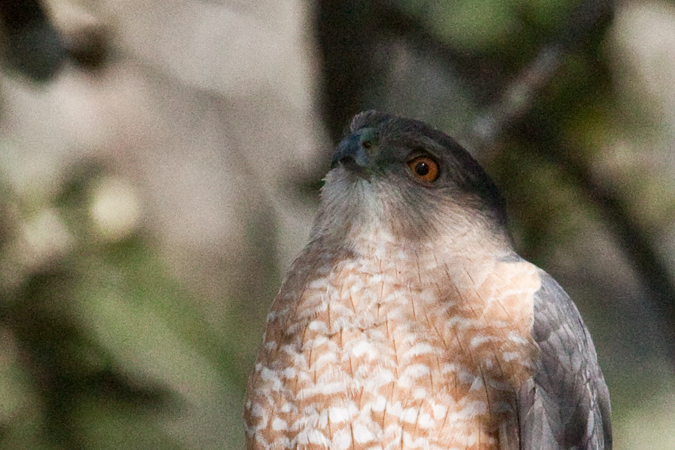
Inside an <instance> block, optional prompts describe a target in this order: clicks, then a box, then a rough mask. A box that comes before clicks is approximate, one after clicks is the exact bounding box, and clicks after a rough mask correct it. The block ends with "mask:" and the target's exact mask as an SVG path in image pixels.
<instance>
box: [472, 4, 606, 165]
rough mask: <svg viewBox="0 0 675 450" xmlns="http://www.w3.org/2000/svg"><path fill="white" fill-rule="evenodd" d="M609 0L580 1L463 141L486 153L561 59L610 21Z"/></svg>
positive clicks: (528, 104)
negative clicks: (557, 33) (567, 18)
mask: <svg viewBox="0 0 675 450" xmlns="http://www.w3.org/2000/svg"><path fill="white" fill-rule="evenodd" d="M613 13H614V3H613V1H612V0H589V1H585V2H582V3H581V4H580V5H579V6H578V7H577V8H576V9H575V10H574V12H573V13H572V14H571V15H570V18H569V20H568V22H567V24H566V25H565V26H564V27H563V28H562V30H561V32H560V33H559V35H558V36H557V37H556V38H555V39H553V41H552V42H551V43H550V44H548V45H545V46H544V47H543V48H542V49H541V50H540V51H539V53H538V54H537V56H536V57H535V58H534V59H533V60H532V62H531V63H530V64H529V65H528V66H527V67H525V69H524V70H522V72H521V73H520V74H519V76H518V77H516V78H515V79H514V80H513V81H512V82H511V83H510V84H508V85H507V86H506V88H505V89H504V93H503V94H502V96H501V98H500V100H499V101H497V102H496V103H495V104H493V105H491V106H490V107H489V108H488V109H487V110H486V111H485V112H483V114H481V115H480V116H479V117H478V118H477V119H476V120H475V121H474V122H473V124H472V125H471V126H470V127H469V130H467V132H466V134H467V136H466V142H470V146H471V147H473V148H480V149H481V151H488V152H489V150H490V149H493V148H495V145H494V144H495V143H496V141H497V140H498V139H499V137H500V135H502V134H503V133H504V130H506V129H507V128H508V126H509V125H511V124H513V123H514V122H515V121H517V120H518V119H521V118H522V117H523V116H524V115H525V114H526V113H527V112H528V111H530V110H531V109H532V106H533V104H534V102H535V99H536V96H537V94H538V93H539V92H540V91H541V90H542V88H544V87H545V86H547V85H548V84H549V82H550V81H551V79H552V78H553V77H554V76H555V75H556V73H557V72H558V69H559V68H560V65H561V62H562V61H563V59H564V57H565V56H566V55H568V54H570V53H571V52H573V51H574V50H576V49H577V48H579V46H580V45H581V44H583V43H585V42H586V41H587V40H588V39H589V38H590V36H592V35H593V34H594V33H595V32H596V30H597V29H598V27H600V26H602V25H603V24H605V23H606V22H607V21H609V20H611V18H612V16H613Z"/></svg>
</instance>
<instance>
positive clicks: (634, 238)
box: [517, 116, 675, 361]
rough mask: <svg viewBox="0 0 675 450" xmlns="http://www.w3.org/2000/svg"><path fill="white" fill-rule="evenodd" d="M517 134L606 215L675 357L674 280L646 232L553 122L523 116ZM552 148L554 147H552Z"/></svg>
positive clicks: (674, 358)
mask: <svg viewBox="0 0 675 450" xmlns="http://www.w3.org/2000/svg"><path fill="white" fill-rule="evenodd" d="M517 133H518V134H519V135H520V138H521V139H523V140H526V141H527V142H532V143H535V145H532V146H530V148H531V149H533V150H534V151H536V152H537V154H539V155H541V156H543V157H545V158H546V159H548V160H549V161H551V162H553V163H554V164H555V165H556V166H558V167H560V168H562V169H563V170H564V171H565V174H566V175H567V176H568V177H570V179H571V180H572V181H573V182H574V185H575V186H577V187H579V188H580V189H581V190H582V191H583V193H584V194H585V195H586V197H587V198H588V199H589V200H590V201H591V202H592V203H593V204H594V205H595V206H596V207H597V208H598V209H600V210H601V212H602V215H603V216H604V217H607V223H608V224H609V226H608V228H609V229H610V231H611V232H612V233H613V234H614V235H615V236H616V237H617V239H618V241H619V244H620V246H621V248H622V249H623V250H624V252H625V254H626V255H627V256H628V258H629V260H630V261H632V262H633V266H634V268H635V269H636V271H637V272H638V275H639V277H640V280H641V282H642V283H643V285H644V286H645V287H646V289H647V292H648V294H649V296H648V298H649V299H650V300H651V302H652V303H653V305H654V306H655V309H656V312H657V313H658V317H659V318H660V319H661V325H662V329H663V328H665V330H664V331H665V332H666V334H667V335H668V336H667V339H665V342H666V343H667V344H666V345H667V346H668V350H669V352H670V356H671V358H672V359H673V360H674V361H675V301H673V299H675V283H673V277H672V274H671V273H670V271H669V270H668V267H667V265H666V263H665V261H664V260H663V259H662V258H661V256H660V255H659V254H658V252H657V251H656V249H655V248H654V247H653V246H652V244H651V242H650V240H649V239H648V238H647V236H648V233H647V232H646V231H645V230H644V229H643V227H642V226H641V225H640V224H639V223H638V221H636V220H635V219H634V218H633V216H632V215H631V214H630V212H629V211H628V209H627V208H626V206H625V204H624V202H623V201H622V200H621V196H620V195H619V193H617V192H615V191H614V190H613V189H612V188H611V187H610V186H611V185H610V184H609V183H603V182H602V180H599V179H598V178H597V177H596V176H595V174H594V173H593V172H592V171H591V170H590V169H589V168H588V166H587V165H586V164H584V162H583V161H580V160H578V158H574V157H573V156H572V155H575V154H578V152H575V151H574V149H571V148H569V147H568V146H567V145H566V144H565V143H564V142H562V141H561V139H560V138H559V136H561V132H560V131H559V130H558V129H557V126H556V124H553V123H551V122H550V121H549V122H546V123H544V122H543V121H542V119H541V118H540V119H539V120H538V119H537V118H535V117H531V116H530V117H527V120H525V121H524V122H523V126H520V127H518V130H517ZM552 149H554V150H552Z"/></svg>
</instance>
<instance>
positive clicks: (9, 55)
mask: <svg viewBox="0 0 675 450" xmlns="http://www.w3.org/2000/svg"><path fill="white" fill-rule="evenodd" d="M0 21H2V25H3V28H4V32H5V34H6V37H7V44H6V49H5V55H4V57H5V59H6V61H7V63H8V64H9V65H10V66H11V67H13V68H14V69H15V70H17V71H18V72H20V73H22V74H23V75H25V76H27V77H29V78H30V79H31V80H33V81H36V82H45V81H49V80H50V79H52V78H53V77H54V76H55V75H56V74H57V73H58V71H59V69H60V68H61V66H62V65H63V62H64V61H65V58H66V57H67V50H66V47H65V44H64V42H63V39H62V38H61V36H60V35H59V32H58V31H57V30H56V29H55V28H54V26H53V25H52V24H51V23H50V21H49V19H48V17H47V15H46V14H45V11H44V8H43V7H42V3H41V2H40V1H39V0H0Z"/></svg>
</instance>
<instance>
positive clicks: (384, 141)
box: [244, 111, 612, 450]
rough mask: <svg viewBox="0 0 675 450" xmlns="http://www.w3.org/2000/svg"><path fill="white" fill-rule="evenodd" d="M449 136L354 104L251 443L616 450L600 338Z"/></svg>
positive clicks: (273, 340)
mask: <svg viewBox="0 0 675 450" xmlns="http://www.w3.org/2000/svg"><path fill="white" fill-rule="evenodd" d="M505 224H506V216H505V204H504V200H503V199H502V197H501V196H500V194H499V192H498V190H497V188H496V187H495V185H494V183H493V182H492V181H491V180H490V178H489V177H488V176H487V175H486V173H485V172H484V171H483V170H482V169H481V167H480V166H479V165H478V163H477V162H476V161H475V160H474V159H473V158H472V157H471V156H470V155H469V153H468V152H467V151H465V150H464V149H463V148H462V147H460V145H459V144H457V143H456V142H455V141H454V140H452V139H451V138H450V137H448V136H447V135H445V134H444V133H442V132H440V131H437V130H435V129H433V128H431V127H429V126H428V125H426V124H424V123H422V122H419V121H416V120H411V119H405V118H401V117H396V116H392V115H388V114H384V113H380V112H375V111H369V112H365V113H361V114H359V115H357V116H356V117H355V118H354V119H353V120H352V123H351V128H350V134H349V135H348V136H347V137H346V138H345V139H344V140H343V141H342V142H341V143H340V144H339V145H338V147H337V150H336V152H335V156H334V158H333V168H332V170H331V171H330V172H329V173H328V174H327V176H326V180H325V185H324V186H323V188H322V191H321V206H320V209H319V212H318V215H317V217H316V220H315V223H314V227H313V230H312V233H311V236H310V242H309V244H307V246H306V247H305V249H304V250H303V251H302V253H301V254H300V256H298V258H297V259H296V261H295V262H294V264H293V266H292V268H291V270H290V272H289V274H288V275H287V277H286V280H285V281H284V283H283V286H282V287H281V290H280V291H279V293H278V295H277V297H276V298H275V300H274V303H273V306H272V308H271V311H270V313H269V315H268V317H267V325H266V330H265V335H264V342H263V345H262V347H261V349H260V352H259V355H258V358H257V360H256V363H255V367H254V370H253V373H252V374H251V376H250V378H249V382H248V389H247V396H246V400H245V413H244V416H245V431H246V439H247V446H248V447H247V448H248V449H250V450H271V449H274V450H279V449H303V450H314V449H331V450H347V449H350V450H351V449H353V450H361V449H364V450H365V449H373V450H375V449H381V450H385V449H397V450H410V449H425V450H427V449H428V450H450V449H459V450H469V449H475V450H488V449H519V450H553V449H555V450H557V449H611V442H612V438H611V425H610V404H609V393H608V390H607V386H606V384H605V381H604V379H603V376H602V372H601V370H600V367H599V366H598V362H597V357H596V353H595V348H594V346H593V342H592V341H591V337H590V335H589V332H588V330H587V329H586V327H585V325H584V323H583V321H582V319H581V317H580V315H579V312H578V311H577V309H576V307H575V306H574V304H573V303H572V301H571V300H570V298H569V296H568V295H567V294H566V293H565V291H564V290H563V289H562V288H561V287H560V286H559V285H558V283H557V282H556V281H555V280H554V279H553V278H551V277H550V276H549V275H548V274H546V273H545V272H544V271H542V270H541V269H539V268H537V267H536V266H534V265H533V264H531V263H529V262H527V261H525V260H524V259H522V258H521V257H520V256H518V255H517V254H516V252H515V251H514V249H513V246H512V244H511V241H510V238H509V235H508V233H507V231H506V226H505Z"/></svg>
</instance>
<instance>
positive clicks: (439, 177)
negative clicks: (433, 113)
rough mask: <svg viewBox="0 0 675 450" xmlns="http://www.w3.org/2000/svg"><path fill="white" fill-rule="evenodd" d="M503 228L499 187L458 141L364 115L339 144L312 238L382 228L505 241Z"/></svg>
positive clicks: (421, 235) (399, 234)
mask: <svg viewBox="0 0 675 450" xmlns="http://www.w3.org/2000/svg"><path fill="white" fill-rule="evenodd" d="M505 222H506V212H505V203H504V200H503V198H502V196H501V195H500V194H499V191H498V190H497V187H496V186H495V184H494V183H493V182H492V180H491V179H490V178H489V177H488V176H487V174H486V173H485V172H484V171H483V169H482V168H481V167H480V166H479V165H478V163H477V162H476V161H475V160H474V159H473V158H472V157H471V155H470V154H469V153H468V152H467V151H466V150H464V149H463V148H462V147H461V146H460V145H459V144H458V143H457V142H455V141H454V140H453V139H452V138H450V137H449V136H448V135H446V134H444V133H442V132H441V131H438V130H435V129H433V128H430V127H429V126H428V125H426V124H424V123H422V122H419V121H417V120H412V119H405V118H401V117H397V116H392V115H389V114H384V113H380V112H377V111H368V112H364V113H361V114H358V115H357V116H355V117H354V119H353V120H352V122H351V126H350V131H349V135H348V136H347V137H345V138H344V139H343V140H342V142H340V143H339V144H338V146H337V149H336V152H335V155H334V157H333V166H332V170H331V171H330V172H329V173H328V175H327V176H326V183H325V185H324V187H323V189H322V192H321V208H320V211H319V215H318V217H317V221H316V224H315V228H314V232H313V235H314V236H317V235H334V236H336V237H338V238H341V239H344V238H349V237H355V236H359V235H364V234H368V232H371V231H374V230H376V229H379V230H385V231H388V232H390V233H392V234H393V235H395V236H396V239H397V240H399V241H400V239H407V240H410V241H414V242H419V241H420V240H423V241H424V240H433V239H435V238H437V237H438V235H439V234H442V235H445V236H447V235H448V233H449V234H450V235H457V234H458V233H465V232H466V231H467V230H470V229H480V230H483V231H484V232H486V233H487V234H489V235H493V236H498V237H504V236H505V235H506V232H505Z"/></svg>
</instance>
